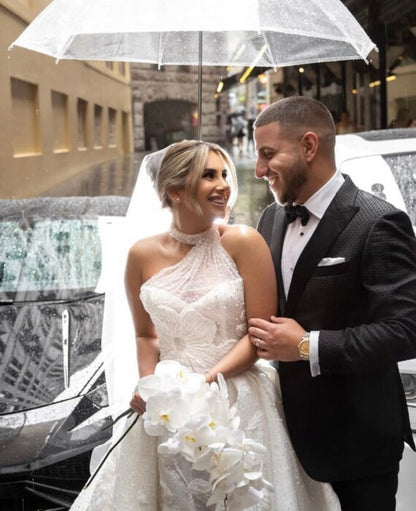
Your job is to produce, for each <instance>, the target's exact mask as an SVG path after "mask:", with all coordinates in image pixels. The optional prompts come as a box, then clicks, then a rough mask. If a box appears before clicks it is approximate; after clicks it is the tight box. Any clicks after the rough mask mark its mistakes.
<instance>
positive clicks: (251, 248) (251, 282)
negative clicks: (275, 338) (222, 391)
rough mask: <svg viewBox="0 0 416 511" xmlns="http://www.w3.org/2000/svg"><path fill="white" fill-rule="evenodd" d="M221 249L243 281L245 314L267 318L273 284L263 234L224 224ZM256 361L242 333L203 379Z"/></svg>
mask: <svg viewBox="0 0 416 511" xmlns="http://www.w3.org/2000/svg"><path fill="white" fill-rule="evenodd" d="M222 242H223V245H224V248H225V249H226V250H227V251H228V252H229V254H230V255H231V257H232V258H233V259H234V261H235V262H236V264H237V267H238V271H239V273H240V275H241V277H242V279H243V281H244V295H245V304H246V317H247V320H248V319H249V318H253V317H254V318H255V317H260V318H264V319H267V320H270V317H271V316H272V315H275V314H276V311H277V285H276V275H275V270H274V266H273V261H272V257H271V254H270V250H269V247H268V246H267V244H266V242H265V241H264V239H263V237H262V236H261V235H260V234H259V233H258V232H257V231H256V230H255V229H253V228H250V227H246V226H232V227H228V229H227V230H226V231H225V233H224V234H223V236H222ZM256 360H257V355H256V347H255V346H253V344H252V343H251V342H250V340H249V336H248V334H247V335H245V336H244V337H243V338H242V339H241V340H240V341H239V342H238V343H237V344H236V345H235V346H234V347H233V348H232V349H231V350H230V351H229V352H228V353H227V355H225V356H224V357H223V358H222V359H221V360H220V361H219V362H218V363H217V364H215V366H213V367H211V368H207V374H206V375H205V376H206V380H207V381H208V382H211V381H212V379H216V376H217V374H218V373H222V375H223V376H224V378H229V377H231V376H236V375H237V374H240V373H242V372H243V371H245V370H246V369H248V368H249V367H251V366H252V364H253V363H254V362H255V361H256Z"/></svg>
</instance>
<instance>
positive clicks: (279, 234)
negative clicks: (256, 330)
mask: <svg viewBox="0 0 416 511" xmlns="http://www.w3.org/2000/svg"><path fill="white" fill-rule="evenodd" d="M286 228H287V224H286V218H285V210H284V208H282V207H280V208H277V209H276V212H275V215H274V221H273V230H272V237H271V241H270V251H271V253H272V258H273V263H274V267H275V270H276V278H277V291H278V299H279V315H280V316H283V315H284V311H285V291H284V289H283V278H282V265H281V261H282V247H283V240H284V237H285V233H286Z"/></svg>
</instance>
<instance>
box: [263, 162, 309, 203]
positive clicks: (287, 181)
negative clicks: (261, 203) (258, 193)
mask: <svg viewBox="0 0 416 511" xmlns="http://www.w3.org/2000/svg"><path fill="white" fill-rule="evenodd" d="M307 180H308V167H307V165H306V164H305V163H304V162H303V161H302V160H300V159H298V160H297V161H296V162H295V163H294V164H293V165H292V166H291V167H289V168H287V169H286V170H285V171H284V174H282V173H279V184H278V187H277V188H276V189H275V188H273V187H271V190H272V193H273V196H274V198H275V200H276V202H277V204H279V205H280V206H284V205H286V204H293V203H294V202H296V199H297V197H298V196H299V192H300V190H301V189H302V186H303V185H304V184H305V183H306V182H307Z"/></svg>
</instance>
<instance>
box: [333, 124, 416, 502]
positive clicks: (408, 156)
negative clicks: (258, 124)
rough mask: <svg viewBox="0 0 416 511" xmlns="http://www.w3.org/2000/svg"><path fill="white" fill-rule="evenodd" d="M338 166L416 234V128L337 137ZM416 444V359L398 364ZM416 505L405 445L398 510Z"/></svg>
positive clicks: (412, 457)
mask: <svg viewBox="0 0 416 511" xmlns="http://www.w3.org/2000/svg"><path fill="white" fill-rule="evenodd" d="M335 154H336V160H337V167H338V168H339V169H340V170H341V172H342V173H343V174H348V175H349V176H350V177H351V179H352V180H353V181H354V183H355V184H356V185H357V186H358V187H359V188H361V189H362V190H366V191H368V192H370V193H373V194H374V195H377V196H379V197H381V198H383V199H385V200H387V201H388V202H390V203H391V204H393V205H395V206H396V207H397V208H400V209H402V210H404V211H407V213H408V215H409V217H410V219H411V221H412V224H413V228H414V229H415V231H416V129H414V128H405V129H396V130H377V131H367V132H362V133H355V134H349V135H338V136H337V141H336V145H335ZM399 370H400V374H401V377H402V381H403V386H404V389H405V393H406V399H407V404H408V410H409V415H410V422H411V426H412V431H413V437H414V439H415V442H416V359H413V360H407V361H405V362H400V363H399ZM415 502H416V453H415V452H413V451H412V450H411V449H410V447H408V445H407V444H406V445H405V450H404V453H403V459H402V461H401V465H400V473H399V489H398V492H397V508H396V509H397V511H413V510H414V509H415Z"/></svg>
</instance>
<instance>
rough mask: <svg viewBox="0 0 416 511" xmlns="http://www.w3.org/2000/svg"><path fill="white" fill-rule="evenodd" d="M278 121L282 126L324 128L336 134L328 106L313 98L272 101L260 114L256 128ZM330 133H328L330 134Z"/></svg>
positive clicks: (300, 97) (311, 128)
mask: <svg viewBox="0 0 416 511" xmlns="http://www.w3.org/2000/svg"><path fill="white" fill-rule="evenodd" d="M271 122H278V123H280V124H281V126H282V128H284V129H290V128H300V127H302V128H305V130H308V129H309V130H312V131H313V130H314V129H319V128H321V129H324V130H325V131H326V132H327V133H328V132H329V133H333V135H334V136H335V123H334V119H333V117H332V114H331V112H330V111H329V110H328V108H327V107H326V106H325V105H324V104H323V103H321V101H318V100H316V99H313V98H308V97H305V96H290V97H289V98H283V99H280V100H279V101H276V102H275V103H272V104H271V105H269V106H268V107H267V108H265V109H264V110H263V111H262V112H260V114H259V115H258V117H257V119H256V121H255V123H254V128H259V127H260V126H265V125H266V124H270V123H271ZM329 133H328V134H329Z"/></svg>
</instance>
